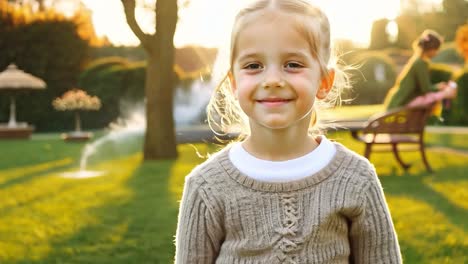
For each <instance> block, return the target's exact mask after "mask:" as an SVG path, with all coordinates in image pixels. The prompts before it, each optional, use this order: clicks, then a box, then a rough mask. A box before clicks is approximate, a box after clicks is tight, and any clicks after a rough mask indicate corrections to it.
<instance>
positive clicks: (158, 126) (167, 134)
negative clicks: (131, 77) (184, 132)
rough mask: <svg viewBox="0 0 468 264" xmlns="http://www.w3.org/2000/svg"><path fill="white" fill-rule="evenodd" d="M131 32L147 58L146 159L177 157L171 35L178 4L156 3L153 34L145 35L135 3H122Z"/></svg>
mask: <svg viewBox="0 0 468 264" xmlns="http://www.w3.org/2000/svg"><path fill="white" fill-rule="evenodd" d="M121 1H122V3H123V5H124V10H125V16H126V18H127V22H128V25H129V26H130V28H131V29H132V31H133V33H135V35H136V36H137V37H138V39H139V40H140V41H141V45H142V46H143V48H144V49H145V51H146V53H147V55H148V61H147V63H148V64H147V68H146V79H145V94H146V135H145V143H144V150H143V156H144V159H145V160H160V159H174V158H177V145H176V140H175V128H174V117H173V92H174V86H175V85H174V71H173V65H174V43H173V39H174V33H175V28H176V24H177V1H175V0H158V1H156V10H155V15H156V33H155V34H154V35H148V34H146V33H144V32H143V31H142V30H141V28H140V27H139V25H138V23H137V22H136V19H135V5H136V4H135V0H121Z"/></svg>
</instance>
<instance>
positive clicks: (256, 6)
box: [207, 0, 350, 138]
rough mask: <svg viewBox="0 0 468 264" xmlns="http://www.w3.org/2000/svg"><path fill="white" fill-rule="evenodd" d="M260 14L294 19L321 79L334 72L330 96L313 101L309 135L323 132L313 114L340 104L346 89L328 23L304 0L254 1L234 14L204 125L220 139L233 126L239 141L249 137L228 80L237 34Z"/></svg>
mask: <svg viewBox="0 0 468 264" xmlns="http://www.w3.org/2000/svg"><path fill="white" fill-rule="evenodd" d="M263 10H275V11H281V12H286V13H289V14H294V15H297V16H296V17H297V19H296V21H297V22H299V26H300V27H301V30H302V32H303V34H304V37H305V38H306V40H307V41H308V42H309V44H310V50H311V52H312V55H313V57H314V58H315V59H316V60H317V62H318V64H319V66H320V72H321V76H322V77H325V76H328V74H329V71H330V69H331V68H333V69H334V71H335V80H334V83H333V88H332V89H331V91H330V93H328V95H327V97H326V98H324V99H323V100H318V99H317V100H316V102H315V103H314V111H313V115H312V121H311V127H310V130H309V131H310V133H311V134H320V133H321V132H322V131H323V129H324V128H326V127H330V126H332V125H331V124H330V123H328V124H323V123H321V122H320V119H321V117H320V115H318V114H317V113H316V112H317V110H318V109H324V108H330V107H333V106H335V105H339V104H341V96H340V95H341V92H342V90H343V89H345V88H348V87H349V86H350V85H349V79H348V77H347V75H346V74H345V72H344V71H343V70H340V69H339V68H338V67H337V65H336V60H335V56H334V53H333V52H332V51H333V50H332V47H331V42H330V39H331V38H330V23H329V21H328V18H327V16H326V15H325V14H324V13H323V12H322V11H321V10H320V9H319V8H317V7H315V6H313V5H311V4H310V3H308V2H306V1H305V0H257V1H255V2H253V3H252V4H250V5H249V6H247V7H245V8H244V9H242V10H241V11H240V12H239V13H238V14H237V16H236V18H235V20H234V25H233V28H232V32H231V43H230V52H229V69H227V71H226V72H225V73H224V74H223V75H222V78H221V80H220V82H219V85H218V86H217V87H216V88H215V90H214V92H213V95H212V97H211V99H210V102H209V104H208V106H207V117H208V124H209V126H210V128H211V129H212V130H213V132H214V133H215V134H216V135H220V136H224V135H225V134H226V133H228V132H229V131H228V130H229V129H232V127H236V126H237V127H236V128H237V129H238V131H236V132H240V137H239V138H243V137H245V136H247V135H248V134H249V133H250V129H249V124H248V117H247V116H246V115H245V114H244V112H243V111H242V109H241V107H240V105H239V103H238V101H237V100H236V99H235V97H234V95H233V93H232V89H231V83H230V80H229V77H228V76H229V72H230V71H231V70H232V68H233V63H234V59H235V55H236V54H235V52H236V44H237V38H238V36H239V32H240V30H241V29H242V28H244V27H245V26H246V25H248V22H249V21H252V19H256V18H257V16H258V15H259V13H260V11H263Z"/></svg>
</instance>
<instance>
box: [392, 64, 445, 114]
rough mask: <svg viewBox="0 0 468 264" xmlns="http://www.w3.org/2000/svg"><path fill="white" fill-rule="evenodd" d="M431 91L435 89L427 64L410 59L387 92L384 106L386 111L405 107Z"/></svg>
mask: <svg viewBox="0 0 468 264" xmlns="http://www.w3.org/2000/svg"><path fill="white" fill-rule="evenodd" d="M432 91H437V88H436V87H435V85H432V84H431V80H430V77H429V63H428V62H426V61H425V60H423V59H421V58H420V57H417V58H415V59H414V58H412V59H410V62H409V63H408V64H407V65H406V66H405V68H404V69H403V70H402V73H401V74H400V76H399V78H398V80H397V82H396V84H395V86H394V87H393V88H392V89H391V90H390V91H389V93H388V95H387V98H386V100H385V104H386V107H387V109H392V108H396V107H401V106H405V105H407V104H408V103H409V102H411V101H412V100H413V99H414V98H416V97H417V96H419V95H423V94H426V93H428V92H432Z"/></svg>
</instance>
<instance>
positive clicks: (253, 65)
mask: <svg viewBox="0 0 468 264" xmlns="http://www.w3.org/2000/svg"><path fill="white" fill-rule="evenodd" d="M262 68H263V67H262V65H261V64H260V63H249V64H247V65H245V66H244V68H243V69H246V70H261V69H262Z"/></svg>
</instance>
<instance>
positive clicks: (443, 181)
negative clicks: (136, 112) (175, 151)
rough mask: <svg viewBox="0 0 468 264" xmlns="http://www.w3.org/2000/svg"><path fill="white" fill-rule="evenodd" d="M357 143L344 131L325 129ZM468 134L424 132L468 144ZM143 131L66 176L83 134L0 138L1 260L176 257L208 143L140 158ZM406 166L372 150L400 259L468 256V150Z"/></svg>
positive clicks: (433, 152)
mask: <svg viewBox="0 0 468 264" xmlns="http://www.w3.org/2000/svg"><path fill="white" fill-rule="evenodd" d="M329 137H330V138H332V139H335V140H338V141H340V142H342V143H343V144H345V145H347V146H349V147H350V148H352V149H354V150H356V151H357V152H360V153H361V152H362V150H363V146H362V145H361V144H359V142H356V141H353V140H352V139H351V138H350V136H349V134H348V133H344V132H336V133H331V134H330V135H329ZM464 138H466V136H465V135H448V134H445V135H439V134H437V135H436V134H430V135H428V137H427V139H428V144H429V145H431V146H450V147H455V148H457V149H461V150H467V149H468V148H467V143H466V140H464ZM140 146H141V139H133V140H123V139H118V140H117V142H116V143H112V142H107V143H106V144H103V145H102V147H101V148H100V149H99V150H98V151H97V152H96V153H95V154H94V155H93V156H91V162H90V168H89V169H91V170H98V171H104V172H105V174H104V175H103V176H100V177H95V178H86V179H71V178H65V177H62V173H64V172H67V171H74V170H76V169H77V168H78V164H79V157H80V155H81V152H82V149H83V147H84V144H83V143H65V142H63V141H62V140H60V139H59V137H58V135H56V134H52V135H51V134H46V135H38V136H35V137H34V138H33V139H32V140H29V141H0V150H1V151H0V263H11V264H12V263H15V264H18V263H22V264H23V263H32V264H36V263H117V264H118V263H122V264H123V263H125V264H127V263H138V264H140V263H162V264H165V263H172V259H173V255H174V247H173V240H174V233H175V228H176V224H177V223H176V222H177V210H178V200H179V199H180V196H181V191H182V185H183V182H184V176H185V175H186V174H187V173H188V172H189V171H190V170H191V169H192V168H193V167H194V166H196V165H197V164H199V163H200V162H202V161H203V160H204V158H203V157H200V156H206V154H207V153H209V152H213V151H215V150H216V148H215V147H214V146H209V145H204V144H198V145H180V146H179V153H180V158H179V159H177V160H175V161H160V162H145V163H142V157H141V153H139V152H138V149H139V147H140ZM403 158H404V159H405V160H406V161H408V162H410V163H412V164H413V167H412V168H411V169H410V171H409V172H408V173H405V172H403V171H402V170H401V169H400V168H399V167H398V166H397V164H396V162H395V161H394V159H393V157H392V156H391V155H390V154H389V153H382V154H380V153H378V154H375V155H373V156H372V157H371V161H372V162H373V163H374V164H375V166H376V168H377V171H378V173H379V177H380V179H381V181H382V185H383V187H384V191H385V194H386V198H387V201H388V203H389V207H390V210H391V212H392V217H393V219H394V223H395V226H396V229H397V233H398V235H399V239H400V245H401V249H402V252H403V255H404V259H405V263H467V262H468V240H467V239H466V238H467V237H468V236H467V232H468V222H467V221H466V219H467V218H468V213H467V210H468V175H467V169H468V154H466V152H453V151H449V150H446V149H441V148H434V149H430V150H429V152H428V158H429V161H430V163H431V165H432V166H433V168H434V169H435V171H436V172H435V173H434V174H428V173H426V172H425V170H424V166H423V165H422V162H421V161H420V159H419V155H418V153H410V152H408V153H404V154H403Z"/></svg>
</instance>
